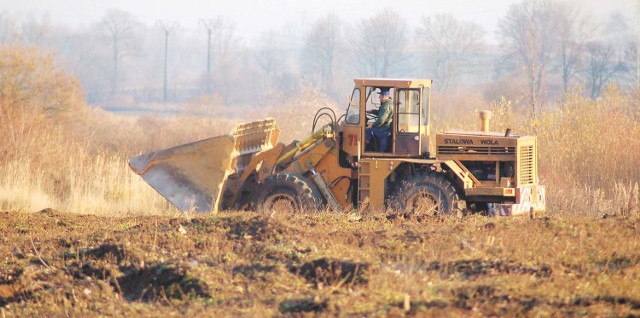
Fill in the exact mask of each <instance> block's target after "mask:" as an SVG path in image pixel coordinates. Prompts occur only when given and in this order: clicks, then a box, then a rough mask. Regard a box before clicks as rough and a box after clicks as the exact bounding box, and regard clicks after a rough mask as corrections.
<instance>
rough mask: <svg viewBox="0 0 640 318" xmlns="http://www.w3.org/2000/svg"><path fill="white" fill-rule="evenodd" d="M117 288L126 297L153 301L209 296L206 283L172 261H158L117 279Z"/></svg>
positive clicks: (132, 299) (131, 299)
mask: <svg viewBox="0 0 640 318" xmlns="http://www.w3.org/2000/svg"><path fill="white" fill-rule="evenodd" d="M117 283H118V286H117V287H119V289H120V291H121V292H122V294H123V296H124V298H125V299H127V300H129V301H144V302H152V301H156V300H161V299H164V298H165V297H166V298H174V299H182V298H183V297H185V296H186V297H189V298H201V297H202V298H209V297H211V296H210V294H209V291H208V290H209V287H208V286H207V284H206V283H204V282H203V281H201V280H199V279H197V278H194V277H192V276H190V275H189V274H188V273H187V271H186V270H185V269H184V268H181V267H179V266H177V265H174V264H158V265H155V266H150V267H147V268H143V269H139V270H131V271H130V272H129V273H127V274H125V275H124V276H122V277H119V278H118V279H117Z"/></svg>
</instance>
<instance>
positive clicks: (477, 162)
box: [129, 78, 545, 216]
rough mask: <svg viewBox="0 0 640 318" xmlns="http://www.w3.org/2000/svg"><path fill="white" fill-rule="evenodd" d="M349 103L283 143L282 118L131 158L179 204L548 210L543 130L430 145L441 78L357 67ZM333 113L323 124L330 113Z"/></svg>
mask: <svg viewBox="0 0 640 318" xmlns="http://www.w3.org/2000/svg"><path fill="white" fill-rule="evenodd" d="M354 83H355V88H354V90H353V93H352V95H351V100H350V102H349V105H348V107H347V109H346V113H345V114H344V115H342V116H340V117H339V118H337V117H336V114H335V113H334V112H333V111H332V110H331V109H328V108H323V109H320V110H319V111H318V112H317V113H316V116H315V118H314V121H313V127H312V129H311V131H312V133H311V135H309V136H308V137H307V138H306V139H304V140H302V141H294V142H292V143H290V144H288V145H285V144H282V143H278V134H279V132H280V130H279V129H278V127H277V125H276V121H275V120H274V119H264V120H260V121H256V122H252V123H247V124H240V125H238V126H237V127H236V128H235V129H234V130H233V132H232V133H231V134H230V135H225V136H218V137H213V138H209V139H205V140H201V141H197V142H194V143H190V144H186V145H180V146H176V147H172V148H168V149H164V150H160V151H156V152H151V153H147V154H143V155H140V156H137V157H134V158H132V159H131V160H130V162H129V165H130V167H131V168H132V169H133V171H134V172H136V173H137V174H139V175H140V176H142V177H143V178H144V180H145V181H146V182H147V183H149V184H150V185H151V186H152V187H153V188H155V189H156V190H157V191H158V192H159V193H160V194H161V195H163V196H164V197H165V198H166V199H167V200H169V201H170V202H171V203H172V204H174V205H175V206H176V207H177V208H178V209H181V210H188V211H197V212H212V211H213V212H215V211H219V210H229V209H250V210H257V211H262V212H266V213H273V212H275V211H281V210H286V211H294V212H304V211H314V210H334V211H341V210H342V211H344V210H347V211H348V210H352V209H373V210H383V209H397V210H403V211H405V212H408V213H415V214H431V215H433V214H457V213H465V212H468V211H481V212H483V213H487V214H489V215H503V216H506V215H516V214H532V213H537V212H543V211H544V210H545V192H544V186H542V185H540V184H539V183H538V163H537V141H536V137H535V136H522V135H517V134H513V133H511V131H510V130H509V129H508V130H507V131H505V132H490V131H489V120H490V117H491V112H488V111H482V112H480V117H481V129H480V130H479V131H449V132H445V133H440V134H437V135H436V137H435V142H436V144H435V147H433V148H434V149H435V154H434V153H431V152H430V151H429V149H430V145H429V143H430V141H429V136H430V135H429V126H430V117H429V113H430V107H431V105H430V101H429V96H430V93H431V84H432V81H431V80H428V79H406V80H404V79H378V78H362V79H355V80H354ZM382 91H385V92H386V91H390V95H391V99H392V103H393V115H392V116H393V117H392V124H391V128H390V131H389V133H388V134H387V135H388V137H384V138H388V139H387V140H385V142H383V143H382V144H384V143H386V144H387V145H389V146H387V147H386V148H387V149H381V147H380V144H381V140H379V138H376V136H375V135H374V134H371V136H370V137H367V136H366V135H367V134H370V133H371V132H370V129H367V128H368V127H370V126H371V124H372V123H373V121H375V119H376V114H377V110H378V108H379V107H380V101H379V99H378V94H379V93H380V92H382ZM321 120H323V122H328V123H327V124H325V125H323V126H322V127H318V129H316V127H315V126H316V125H318V122H319V121H321Z"/></svg>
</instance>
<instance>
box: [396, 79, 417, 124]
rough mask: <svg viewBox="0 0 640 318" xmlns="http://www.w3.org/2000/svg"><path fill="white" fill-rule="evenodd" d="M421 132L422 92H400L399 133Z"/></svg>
mask: <svg viewBox="0 0 640 318" xmlns="http://www.w3.org/2000/svg"><path fill="white" fill-rule="evenodd" d="M419 131H420V91H419V90H417V89H399V90H398V132H399V133H418V132H419Z"/></svg>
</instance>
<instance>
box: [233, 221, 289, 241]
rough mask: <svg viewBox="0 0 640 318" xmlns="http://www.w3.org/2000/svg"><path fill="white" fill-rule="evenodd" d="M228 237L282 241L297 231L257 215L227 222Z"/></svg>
mask: <svg viewBox="0 0 640 318" xmlns="http://www.w3.org/2000/svg"><path fill="white" fill-rule="evenodd" d="M225 225H226V227H228V229H229V231H228V232H227V238H229V239H238V238H244V239H252V240H254V241H258V242H266V241H269V242H281V241H282V240H284V239H286V238H289V237H291V236H293V235H294V234H295V233H294V232H295V231H293V230H292V229H290V228H287V227H285V226H283V225H282V224H280V223H278V222H269V219H267V218H264V217H262V216H256V217H253V218H250V219H248V220H240V221H239V220H232V221H230V222H226V224H225Z"/></svg>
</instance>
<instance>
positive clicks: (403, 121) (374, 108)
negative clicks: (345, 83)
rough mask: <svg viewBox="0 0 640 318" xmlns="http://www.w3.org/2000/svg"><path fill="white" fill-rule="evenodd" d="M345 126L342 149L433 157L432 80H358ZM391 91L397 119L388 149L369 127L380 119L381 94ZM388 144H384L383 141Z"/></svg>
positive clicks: (367, 153)
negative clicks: (431, 143) (430, 120)
mask: <svg viewBox="0 0 640 318" xmlns="http://www.w3.org/2000/svg"><path fill="white" fill-rule="evenodd" d="M354 82H355V84H356V86H355V88H354V90H353V93H352V95H351V101H350V103H349V107H348V109H347V114H346V117H345V122H344V125H343V138H342V146H343V147H342V149H343V150H344V151H345V152H347V153H348V154H351V155H353V156H365V157H429V154H428V152H429V145H428V143H429V138H428V137H429V121H428V119H429V94H430V89H431V80H393V79H356V80H354ZM382 91H389V92H390V98H391V100H392V103H393V115H392V116H393V118H392V124H391V128H390V129H389V130H390V131H389V134H388V135H386V134H383V136H386V138H388V139H387V142H386V144H387V146H386V147H385V148H386V149H380V140H379V139H378V138H376V136H375V135H374V134H371V132H370V131H369V133H370V134H371V137H370V142H369V143H368V144H367V142H366V140H367V138H366V134H367V127H371V125H372V124H373V123H374V122H375V121H376V119H378V110H379V108H380V104H381V103H380V93H381V92H382ZM383 144H384V143H383Z"/></svg>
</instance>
